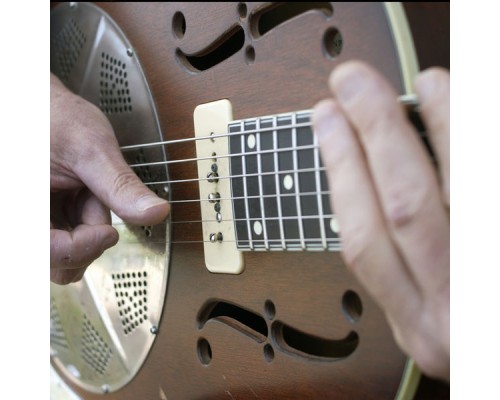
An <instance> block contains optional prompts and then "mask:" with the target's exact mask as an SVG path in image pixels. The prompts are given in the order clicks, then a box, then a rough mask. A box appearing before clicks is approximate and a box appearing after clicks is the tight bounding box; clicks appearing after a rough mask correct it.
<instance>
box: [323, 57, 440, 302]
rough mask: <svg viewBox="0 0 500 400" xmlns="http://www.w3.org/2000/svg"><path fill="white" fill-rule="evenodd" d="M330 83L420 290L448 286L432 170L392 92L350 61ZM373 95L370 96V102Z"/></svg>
mask: <svg viewBox="0 0 500 400" xmlns="http://www.w3.org/2000/svg"><path fill="white" fill-rule="evenodd" d="M330 87H331V89H332V92H333V93H334V95H335V96H336V97H337V99H338V101H339V103H340V106H341V107H342V109H343V110H344V111H345V112H346V115H347V117H348V118H349V121H350V122H351V124H352V126H353V128H354V129H355V131H356V132H357V134H358V137H359V141H360V143H361V145H362V147H363V149H364V151H365V154H366V159H367V162H368V168H369V170H370V173H371V176H372V180H373V182H374V185H375V190H376V192H377V195H378V198H379V200H380V204H381V208H382V210H383V214H384V217H385V220H386V223H387V225H388V227H389V230H390V233H391V236H392V238H393V240H394V242H395V243H396V244H397V246H398V248H399V250H400V254H401V256H402V257H403V258H404V259H405V261H406V264H407V265H408V266H409V267H410V268H411V271H412V274H413V276H414V277H415V280H416V281H417V282H419V285H420V287H421V288H422V290H430V291H432V292H434V293H435V292H439V290H440V289H441V288H443V287H444V286H446V285H448V284H449V268H443V266H444V265H446V266H449V257H450V255H449V220H448V216H447V212H446V210H445V207H444V205H443V203H442V201H441V194H440V188H439V185H438V182H437V176H436V173H435V171H434V169H433V167H432V165H431V163H430V162H429V160H428V157H427V155H426V154H425V150H424V147H423V145H422V144H421V143H420V142H419V141H418V140H419V139H418V138H417V133H416V132H415V131H414V129H413V127H412V126H411V125H410V124H409V122H408V121H407V120H406V117H405V115H404V113H403V110H402V108H401V107H400V106H399V104H398V102H397V100H396V99H397V95H396V93H395V91H394V90H393V89H392V88H391V87H390V85H389V84H388V83H387V81H386V80H385V79H383V78H382V77H381V76H380V75H379V74H378V73H377V72H376V71H374V70H373V69H372V68H370V67H368V66H366V65H365V64H361V63H358V62H350V63H346V64H343V65H341V66H340V67H339V68H337V69H335V70H334V72H333V73H332V75H331V77H330ZM374 99H376V100H375V101H374Z"/></svg>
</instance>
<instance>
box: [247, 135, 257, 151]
mask: <svg viewBox="0 0 500 400" xmlns="http://www.w3.org/2000/svg"><path fill="white" fill-rule="evenodd" d="M247 146H248V148H249V149H253V148H254V147H255V135H248V139H247Z"/></svg>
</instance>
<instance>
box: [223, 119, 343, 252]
mask: <svg viewBox="0 0 500 400" xmlns="http://www.w3.org/2000/svg"><path fill="white" fill-rule="evenodd" d="M311 113H312V112H311V111H302V112H296V113H288V114H280V115H274V116H268V117H262V118H256V119H255V118H252V119H246V120H239V121H233V122H231V123H230V124H229V126H228V131H229V134H230V135H229V149H230V155H231V158H230V159H231V162H230V167H231V174H230V175H231V191H232V198H233V211H234V219H235V231H236V242H237V247H238V248H239V249H240V250H338V249H339V248H340V243H339V237H338V224H337V223H336V218H335V215H334V214H333V213H332V210H331V207H330V198H329V189H328V185H327V180H326V176H325V173H324V171H323V165H322V163H321V159H320V155H319V150H318V147H317V143H316V137H315V135H313V133H312V130H311Z"/></svg>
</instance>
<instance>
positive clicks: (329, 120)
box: [312, 99, 341, 141]
mask: <svg viewBox="0 0 500 400" xmlns="http://www.w3.org/2000/svg"><path fill="white" fill-rule="evenodd" d="M340 115H341V111H340V108H339V106H338V104H337V102H336V101H335V100H333V99H326V100H322V101H320V102H319V103H317V104H316V105H315V106H314V109H313V118H312V119H313V127H314V134H315V135H316V136H317V137H318V140H319V141H322V140H324V139H325V138H327V137H328V136H329V135H331V134H332V132H333V131H334V129H335V127H336V125H337V124H338V119H339V117H340Z"/></svg>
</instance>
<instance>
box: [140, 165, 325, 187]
mask: <svg viewBox="0 0 500 400" xmlns="http://www.w3.org/2000/svg"><path fill="white" fill-rule="evenodd" d="M325 170H326V168H325V167H320V168H303V169H296V170H295V169H287V170H284V171H278V172H276V171H269V172H261V173H258V172H257V173H252V174H240V175H226V176H207V177H206V178H190V179H177V180H173V181H155V182H143V183H144V184H145V185H146V186H149V185H169V184H173V183H186V182H200V181H212V180H218V179H230V178H246V177H252V176H255V177H259V176H265V175H275V174H293V173H294V172H299V173H301V172H316V171H325Z"/></svg>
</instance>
